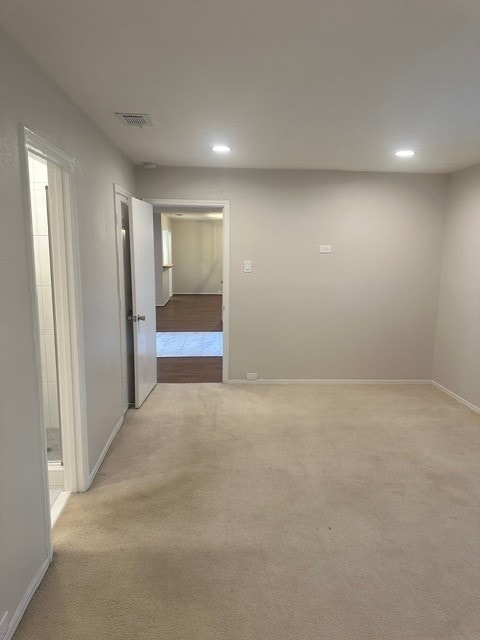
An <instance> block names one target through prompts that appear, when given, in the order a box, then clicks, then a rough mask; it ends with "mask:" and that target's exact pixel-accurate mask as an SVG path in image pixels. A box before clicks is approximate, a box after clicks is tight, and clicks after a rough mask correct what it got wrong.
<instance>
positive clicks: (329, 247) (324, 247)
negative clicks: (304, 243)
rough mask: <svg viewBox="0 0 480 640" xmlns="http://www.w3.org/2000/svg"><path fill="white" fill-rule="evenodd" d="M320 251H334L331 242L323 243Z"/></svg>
mask: <svg viewBox="0 0 480 640" xmlns="http://www.w3.org/2000/svg"><path fill="white" fill-rule="evenodd" d="M320 253H332V245H331V244H321V245H320Z"/></svg>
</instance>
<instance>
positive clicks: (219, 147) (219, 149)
mask: <svg viewBox="0 0 480 640" xmlns="http://www.w3.org/2000/svg"><path fill="white" fill-rule="evenodd" d="M212 151H215V153H230V151H231V149H230V147H227V145H226V144H216V145H214V146H213V147H212Z"/></svg>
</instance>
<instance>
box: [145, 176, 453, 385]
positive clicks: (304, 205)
mask: <svg viewBox="0 0 480 640" xmlns="http://www.w3.org/2000/svg"><path fill="white" fill-rule="evenodd" d="M446 186H447V178H446V177H445V176H439V175H414V174H381V173H360V172H357V173H354V172H337V171H255V170H236V169H224V170H222V169H192V168H181V167H165V168H159V169H157V170H154V171H146V170H144V169H142V168H138V170H137V189H138V192H139V193H140V194H141V196H142V197H146V198H158V197H162V198H185V199H207V200H215V199H219V200H220V199H221V200H229V201H230V343H229V351H230V366H229V369H230V370H229V379H245V376H246V373H247V372H257V373H258V376H259V378H263V379H430V378H431V375H432V361H433V347H434V333H435V322H436V315H437V303H438V286H439V276H440V266H441V255H442V242H443V232H444V218H445V210H444V205H445V194H446ZM320 244H331V245H332V253H331V254H323V255H322V254H320V253H319V245H320ZM244 260H251V261H252V266H253V270H252V273H248V274H246V273H244V272H243V261H244Z"/></svg>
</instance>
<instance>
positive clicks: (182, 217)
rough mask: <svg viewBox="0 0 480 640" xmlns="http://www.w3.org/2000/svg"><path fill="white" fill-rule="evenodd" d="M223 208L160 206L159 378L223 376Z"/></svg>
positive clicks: (208, 379)
mask: <svg viewBox="0 0 480 640" xmlns="http://www.w3.org/2000/svg"><path fill="white" fill-rule="evenodd" d="M222 223H223V212H222V209H221V208H219V210H218V211H204V210H202V209H199V210H195V208H193V207H191V208H190V210H185V211H176V210H175V209H174V208H173V209H172V207H170V208H164V209H163V210H162V211H160V212H155V209H154V235H155V287H156V322H157V334H156V344H157V357H158V361H157V371H158V378H157V380H158V382H169V383H175V382H176V383H185V382H221V381H222V355H223V333H222V325H223V323H222V315H223V313H222V306H223V305H222V285H223V275H222V268H223V255H222V244H223V224H222Z"/></svg>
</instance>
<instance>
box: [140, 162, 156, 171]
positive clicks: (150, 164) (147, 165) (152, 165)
mask: <svg viewBox="0 0 480 640" xmlns="http://www.w3.org/2000/svg"><path fill="white" fill-rule="evenodd" d="M142 165H143V166H144V167H145V169H156V168H157V165H156V164H155V163H154V162H142Z"/></svg>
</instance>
